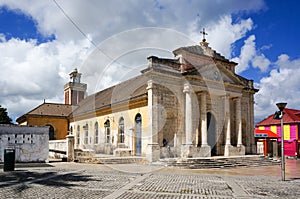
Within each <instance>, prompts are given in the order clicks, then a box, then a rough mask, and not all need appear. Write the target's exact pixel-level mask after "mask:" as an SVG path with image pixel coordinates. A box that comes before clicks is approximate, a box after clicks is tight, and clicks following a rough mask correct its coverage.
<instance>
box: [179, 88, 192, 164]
mask: <svg viewBox="0 0 300 199" xmlns="http://www.w3.org/2000/svg"><path fill="white" fill-rule="evenodd" d="M183 92H184V93H185V144H183V145H182V148H181V156H182V157H184V158H187V157H192V156H193V148H194V147H193V143H192V140H193V139H192V135H193V107H192V93H191V92H192V91H191V86H190V84H189V83H186V84H184V89H183Z"/></svg>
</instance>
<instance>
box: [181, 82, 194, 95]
mask: <svg viewBox="0 0 300 199" xmlns="http://www.w3.org/2000/svg"><path fill="white" fill-rule="evenodd" d="M191 90H192V88H191V85H190V84H189V83H185V84H184V85H183V92H184V93H190V92H191Z"/></svg>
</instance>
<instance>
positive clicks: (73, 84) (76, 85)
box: [64, 68, 87, 105]
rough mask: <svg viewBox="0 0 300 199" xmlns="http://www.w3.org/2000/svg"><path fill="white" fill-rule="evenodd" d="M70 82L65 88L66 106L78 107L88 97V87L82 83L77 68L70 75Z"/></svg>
mask: <svg viewBox="0 0 300 199" xmlns="http://www.w3.org/2000/svg"><path fill="white" fill-rule="evenodd" d="M69 75H70V81H69V82H68V83H66V84H65V86H64V96H65V104H70V105H77V104H78V103H79V102H80V101H81V100H83V99H84V98H85V97H86V89H87V85H86V84H84V83H81V82H80V78H81V73H78V71H77V68H74V70H73V71H72V72H71V73H70V74H69Z"/></svg>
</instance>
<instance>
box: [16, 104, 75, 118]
mask: <svg viewBox="0 0 300 199" xmlns="http://www.w3.org/2000/svg"><path fill="white" fill-rule="evenodd" d="M74 109H76V106H72V105H69V104H58V103H43V104H41V105H39V106H38V107H36V108H34V109H33V110H31V111H29V112H28V113H26V114H24V115H22V116H21V117H19V118H18V119H17V122H18V123H20V122H21V121H22V120H24V119H25V118H26V116H50V117H65V118H67V117H68V116H69V115H70V113H71V112H72V110H74Z"/></svg>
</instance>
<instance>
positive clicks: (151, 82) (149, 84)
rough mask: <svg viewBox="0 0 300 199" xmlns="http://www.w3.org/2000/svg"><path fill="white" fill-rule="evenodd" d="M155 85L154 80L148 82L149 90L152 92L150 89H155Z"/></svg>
mask: <svg viewBox="0 0 300 199" xmlns="http://www.w3.org/2000/svg"><path fill="white" fill-rule="evenodd" d="M153 84H154V83H153V80H152V79H150V80H148V81H147V88H146V89H147V90H150V89H153V86H154V85H153Z"/></svg>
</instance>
